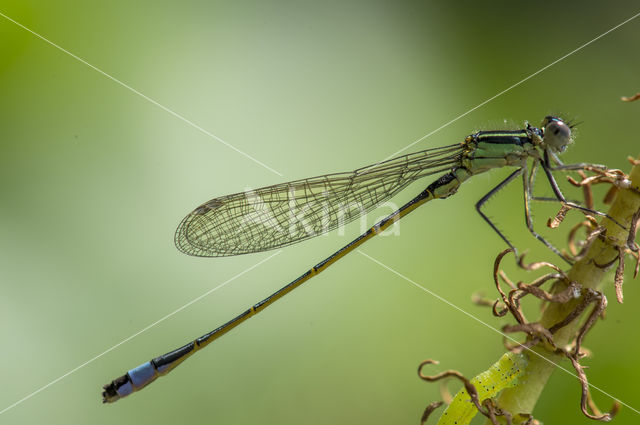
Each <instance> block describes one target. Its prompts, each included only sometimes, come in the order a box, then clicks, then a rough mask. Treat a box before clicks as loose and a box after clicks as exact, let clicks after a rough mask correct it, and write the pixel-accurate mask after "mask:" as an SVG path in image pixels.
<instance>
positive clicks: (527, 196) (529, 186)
mask: <svg viewBox="0 0 640 425" xmlns="http://www.w3.org/2000/svg"><path fill="white" fill-rule="evenodd" d="M537 166H538V165H537V161H536V162H534V163H533V166H532V167H531V172H530V173H527V172H526V170H527V164H526V163H525V164H524V166H523V167H522V169H523V171H524V173H523V174H522V188H523V192H524V216H525V221H526V223H527V229H529V232H530V233H531V234H532V235H533V236H534V237H535V238H536V239H538V240H539V241H540V242H542V243H543V244H544V245H545V246H546V247H547V248H549V249H550V250H551V251H553V252H554V253H556V254H557V255H558V256H560V258H562V259H563V260H564V261H566V262H567V263H569V264H572V263H571V261H569V259H567V257H565V256H564V255H563V254H562V253H561V252H560V250H559V249H558V248H556V247H555V246H553V245H552V244H551V243H549V242H548V241H547V240H546V239H545V238H543V237H542V235H540V234H539V233H538V232H536V231H535V229H534V228H533V220H532V219H531V207H530V205H529V202H530V201H531V200H534V199H536V198H534V197H533V193H532V192H533V180H534V178H535V172H536V168H537ZM527 174H529V175H528V176H527ZM554 201H557V200H556V199H554Z"/></svg>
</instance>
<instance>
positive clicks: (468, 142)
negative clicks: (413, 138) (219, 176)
mask: <svg viewBox="0 0 640 425" xmlns="http://www.w3.org/2000/svg"><path fill="white" fill-rule="evenodd" d="M571 128H572V125H571V124H570V123H568V122H565V121H563V120H562V119H560V118H558V117H553V116H547V117H546V118H545V119H544V120H543V122H542V125H541V126H540V128H537V127H533V126H531V125H529V124H527V125H526V127H525V128H524V129H521V130H512V131H480V132H477V133H474V134H472V135H470V136H467V137H466V138H465V139H464V141H463V142H462V143H457V144H454V145H449V146H444V147H439V148H434V149H427V150H423V151H420V152H415V153H412V154H408V155H404V156H400V157H397V158H394V159H390V160H387V161H384V162H380V163H377V164H374V165H371V166H368V167H364V168H360V169H357V170H355V171H353V172H350V173H336V174H327V175H324V176H318V177H313V178H309V179H304V180H296V181H292V182H288V183H282V184H277V185H274V186H268V187H263V188H260V189H256V190H253V191H248V192H242V193H236V194H233V195H227V196H222V197H219V198H215V199H213V200H211V201H208V202H205V203H204V204H202V205H200V206H199V207H197V208H196V209H195V210H193V212H191V213H190V214H189V215H188V216H187V217H185V218H184V220H182V222H181V223H180V225H179V226H178V229H177V230H176V234H175V243H176V246H177V247H178V249H179V250H180V251H182V252H184V253H185V254H188V255H194V256H200V257H219V256H229V255H239V254H247V253H252V252H261V251H266V250H270V249H274V248H280V247H284V246H287V245H291V244H294V243H297V242H300V241H302V240H305V239H308V238H311V237H313V236H317V235H319V234H322V233H326V232H328V231H330V230H333V229H336V228H338V227H339V226H340V225H342V224H344V223H348V222H350V221H352V220H354V219H356V218H358V217H360V216H361V215H363V214H365V213H366V212H368V211H370V210H372V209H373V208H375V207H376V206H378V205H380V204H381V203H382V202H384V201H386V200H388V199H390V198H391V197H393V196H394V195H395V194H397V193H398V192H400V191H401V190H402V189H404V188H405V187H407V186H408V185H409V184H410V183H412V182H414V181H416V180H417V179H420V178H422V177H425V176H430V175H434V174H443V175H442V176H441V177H440V178H438V179H437V180H436V181H434V182H433V183H431V184H430V185H428V186H427V188H426V189H424V190H423V191H422V192H420V193H419V194H418V195H417V196H416V197H414V198H413V199H412V200H410V201H409V202H407V203H406V204H405V205H403V206H402V207H400V208H399V209H397V210H396V211H394V212H393V213H391V214H390V215H388V216H387V217H386V218H384V219H383V220H381V221H379V222H378V223H376V224H375V225H374V226H373V227H371V228H370V229H368V230H367V231H366V232H364V233H363V234H361V235H360V236H358V237H357V238H355V239H354V240H353V241H351V242H349V243H348V244H347V245H345V246H344V247H342V248H340V249H339V250H338V251H336V252H334V253H333V254H331V255H330V256H329V257H327V258H325V259H324V260H322V261H321V262H319V263H318V264H316V265H315V266H313V267H312V268H311V269H309V270H308V271H307V272H305V273H304V274H302V275H301V276H300V277H298V278H297V279H295V280H294V281H292V282H291V283H289V284H287V285H286V286H284V287H283V288H281V289H280V290H278V291H277V292H275V293H273V294H272V295H270V296H268V297H267V298H265V299H264V300H262V301H260V302H258V303H257V304H255V305H253V306H251V307H250V308H248V309H247V310H245V311H244V312H242V313H241V314H239V315H238V316H236V317H234V318H233V319H231V320H230V321H228V322H227V323H225V324H223V325H222V326H220V327H219V328H217V329H214V330H213V331H211V332H209V333H207V334H205V335H203V336H201V337H200V338H197V339H195V340H193V341H191V342H189V343H188V344H187V345H185V346H183V347H180V348H178V349H176V350H173V351H171V352H169V353H167V354H164V355H162V356H159V357H156V358H154V359H153V360H151V361H149V362H147V363H144V364H142V365H140V366H138V367H136V368H135V369H131V370H130V371H129V372H127V373H126V374H124V375H123V376H121V377H119V378H117V379H115V380H113V381H112V382H111V383H109V384H107V385H105V386H104V391H103V393H102V396H103V402H105V403H109V402H114V401H117V400H119V399H121V398H123V397H126V396H127V395H129V394H131V393H132V392H135V391H138V390H140V389H142V388H144V387H145V386H146V385H148V384H150V383H151V382H153V381H154V380H155V379H156V378H158V377H160V376H162V375H166V374H167V373H169V372H170V371H171V370H173V369H174V368H175V367H176V366H177V365H179V364H180V363H182V362H183V361H184V360H186V359H187V358H188V357H190V356H191V355H192V354H193V353H195V352H196V351H198V350H199V349H201V348H203V347H205V346H206V345H208V344H209V343H211V342H212V341H213V340H215V339H217V338H219V337H220V336H222V335H224V334H225V333H227V332H228V331H230V330H231V329H233V328H235V327H236V326H238V325H239V324H240V323H242V322H244V321H245V320H247V319H248V318H250V317H252V316H253V315H255V314H257V313H258V312H260V311H262V310H264V309H265V308H266V307H267V306H269V305H271V304H272V303H273V302H275V301H276V300H278V299H280V298H281V297H282V296H284V295H286V294H287V293H289V292H290V291H292V290H293V289H295V288H297V287H298V286H300V285H301V284H302V283H304V282H306V281H307V280H309V279H310V278H311V277H313V276H315V275H316V274H318V273H320V272H321V271H323V270H325V269H326V268H327V267H329V266H330V265H331V264H333V263H334V262H336V261H337V260H339V259H340V258H341V257H343V256H344V255H346V254H347V253H349V252H351V251H353V250H354V249H355V248H357V247H358V246H360V245H361V244H363V243H364V242H365V241H367V240H368V239H370V238H372V237H373V236H375V235H377V234H379V233H381V232H383V231H384V230H385V229H387V228H388V227H389V226H391V225H392V224H393V223H394V222H395V221H396V220H399V219H400V218H402V217H404V216H405V215H407V214H408V213H410V212H411V211H413V210H415V209H416V208H417V207H419V206H420V205H422V204H424V203H426V202H428V201H431V200H432V199H442V198H447V197H449V196H451V195H453V194H454V193H456V191H457V190H458V188H459V187H460V185H461V184H462V183H463V182H464V181H465V180H467V179H469V178H470V177H471V176H474V175H476V174H480V173H483V172H485V171H489V170H491V169H494V168H501V167H516V170H515V171H513V172H512V173H511V174H510V175H509V176H508V177H507V178H506V179H504V180H503V181H502V182H501V183H500V184H498V185H497V186H496V187H495V188H493V189H492V190H491V191H489V193H487V194H486V195H485V196H484V197H482V198H481V199H480V200H479V201H478V202H477V203H476V209H477V211H478V212H479V213H480V215H481V216H482V218H484V220H485V221H486V222H487V223H488V224H489V225H490V226H491V227H492V228H493V230H495V232H496V233H497V234H498V235H499V236H500V237H501V238H502V239H503V240H504V241H505V242H506V243H507V245H509V247H511V248H513V249H514V250H515V248H514V247H513V245H512V244H511V243H510V242H509V240H507V238H506V237H505V236H504V235H503V234H502V233H501V232H500V231H499V230H498V228H497V227H496V226H495V225H494V224H493V223H492V222H491V220H489V218H488V217H487V216H486V215H485V214H484V213H483V212H482V206H483V205H484V203H485V202H486V201H487V200H488V199H489V198H491V196H493V195H494V194H495V193H496V192H498V191H499V190H500V189H501V188H503V187H504V186H505V185H507V184H508V183H509V182H511V181H512V180H514V179H515V178H517V177H519V176H522V181H523V185H524V200H525V217H526V224H527V228H528V229H529V231H530V232H531V233H532V234H533V235H534V236H535V237H536V238H537V239H538V240H540V241H541V242H542V243H544V244H545V245H546V246H547V247H549V248H550V249H551V250H552V251H554V252H555V253H557V254H558V255H560V256H562V254H561V253H560V251H558V250H557V249H556V248H555V247H553V246H552V245H551V244H550V243H548V242H547V241H546V240H545V239H544V238H543V237H542V236H540V235H539V234H538V233H537V232H536V231H535V230H534V228H533V222H532V220H531V215H530V212H529V203H530V201H531V200H533V199H536V198H534V197H533V194H532V186H533V181H534V178H535V174H536V170H537V168H538V167H541V168H542V169H543V170H544V173H545V175H546V177H547V180H548V181H549V183H550V185H551V189H552V190H553V192H554V194H555V198H556V199H554V200H557V201H560V202H561V203H563V204H564V205H568V206H571V207H573V208H577V209H581V210H584V211H588V212H591V213H595V214H599V215H603V214H602V213H598V212H597V211H592V210H590V209H588V208H584V207H582V206H580V205H577V204H575V203H572V202H568V201H567V200H566V199H565V197H564V196H563V194H562V192H561V191H560V188H559V187H558V184H557V183H556V181H555V179H554V178H553V175H552V173H551V172H552V171H553V170H577V169H585V168H594V167H595V168H604V167H603V166H596V165H592V164H572V165H564V164H563V163H562V162H561V161H560V160H559V159H558V157H557V155H558V154H559V153H562V152H563V151H564V150H565V149H566V147H567V146H568V145H569V143H570V142H571ZM528 160H531V161H532V164H533V165H532V166H531V168H530V169H529V168H528V164H527V163H528ZM545 199H547V200H548V198H545ZM563 258H564V257H563Z"/></svg>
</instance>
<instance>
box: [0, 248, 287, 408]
mask: <svg viewBox="0 0 640 425" xmlns="http://www.w3.org/2000/svg"><path fill="white" fill-rule="evenodd" d="M281 252H282V251H278V252H276V253H275V254H272V255H270V256H269V257H267V258H265V259H264V260H262V261H260V262H258V263H256V264H254V265H253V266H251V267H249V268H248V269H245V270H243V271H241V272H240V273H238V274H237V275H235V276H233V277H232V278H230V279H228V280H226V281H224V282H223V283H221V284H220V285H218V286H216V287H215V288H212V289H209V290H208V291H207V292H205V293H204V294H202V295H200V296H198V297H196V298H194V299H193V300H191V301H189V302H188V303H186V304H184V305H183V306H182V307H180V308H177V309H175V310H174V311H172V312H171V313H169V314H167V315H165V316H164V317H162V318H161V319H158V320H156V321H155V322H153V323H151V324H149V325H147V326H145V327H144V328H142V329H140V330H139V331H138V332H136V333H134V334H133V335H131V336H128V337H127V338H125V339H123V340H122V341H120V342H119V343H117V344H116V345H114V346H112V347H111V348H109V349H107V350H105V351H103V352H102V353H100V354H98V355H96V356H94V357H92V358H91V359H89V360H87V361H86V362H84V363H82V364H81V365H79V366H76V367H74V368H73V369H71V370H70V371H68V372H67V373H65V374H64V375H61V376H59V377H58V378H56V379H54V380H53V381H51V382H49V383H48V384H46V385H44V386H42V387H40V388H39V389H37V390H36V391H34V392H32V393H31V394H29V395H27V396H24V397H23V398H21V399H20V400H18V401H16V402H15V403H13V404H10V405H9V406H7V407H5V408H4V409H2V410H0V415H2V414H3V413H5V412H6V411H8V410H11V409H12V408H14V407H16V406H17V405H19V404H21V403H23V402H25V401H27V400H29V399H30V398H31V397H33V396H34V395H36V394H38V393H39V392H41V391H44V390H46V389H47V388H49V387H50V386H52V385H53V384H55V383H57V382H58V381H61V380H63V379H64V378H66V377H67V376H69V375H71V374H72V373H74V372H77V371H78V370H80V369H82V368H83V367H85V366H87V365H88V364H91V363H93V362H94V361H96V360H98V359H99V358H100V357H102V356H104V355H105V354H107V353H109V352H111V351H113V350H115V349H116V348H118V347H119V346H121V345H122V344H124V343H126V342H128V341H130V340H132V339H133V338H135V337H137V336H138V335H140V334H142V333H144V332H146V331H148V330H149V329H151V328H153V327H154V326H156V325H157V324H159V323H161V322H164V321H165V320H167V319H168V318H170V317H171V316H173V315H175V314H177V313H179V312H181V311H182V310H184V309H185V308H187V307H189V306H190V305H191V304H193V303H196V302H198V301H200V300H201V299H203V298H204V297H206V296H207V295H210V294H212V293H214V292H215V291H217V290H218V289H220V288H222V287H224V286H226V285H227V284H229V283H231V282H232V281H234V280H236V279H237V278H239V277H240V276H242V275H243V274H245V273H248V272H250V271H251V270H253V269H255V268H256V267H258V266H259V265H261V264H263V263H265V262H267V261H269V260H271V259H272V258H273V257H275V256H276V255H278V254H280V253H281Z"/></svg>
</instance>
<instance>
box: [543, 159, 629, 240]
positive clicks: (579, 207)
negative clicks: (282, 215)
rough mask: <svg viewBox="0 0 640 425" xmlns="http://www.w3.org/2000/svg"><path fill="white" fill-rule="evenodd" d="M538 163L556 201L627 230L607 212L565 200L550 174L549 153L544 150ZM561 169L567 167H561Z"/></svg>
mask: <svg viewBox="0 0 640 425" xmlns="http://www.w3.org/2000/svg"><path fill="white" fill-rule="evenodd" d="M540 165H541V166H542V169H543V170H544V173H545V175H546V176H547V180H548V181H549V185H551V189H552V190H553V193H554V194H555V195H556V198H558V201H560V202H561V203H563V204H565V205H567V206H569V207H571V208H575V209H577V210H580V211H584V212H587V213H590V214H594V215H598V216H600V217H606V218H608V219H609V220H611V221H613V222H614V223H616V224H617V225H618V226H620V227H622V228H623V229H624V230H627V228H626V227H624V226H623V225H622V224H620V223H619V222H618V221H616V220H615V219H614V218H613V217H611V216H609V214H606V213H603V212H600V211H596V210H592V209H591V208H587V207H583V206H582V205H579V204H576V203H575V202H570V201H567V199H566V198H565V197H564V195H563V194H562V191H560V187H559V186H558V183H557V182H556V179H555V178H554V177H553V174H551V170H552V168H551V167H550V163H549V155H548V154H547V151H545V153H544V160H543V161H541V162H540ZM577 165H581V164H577ZM564 167H568V166H566V165H565V166H564ZM563 169H565V170H566V169H568V168H563Z"/></svg>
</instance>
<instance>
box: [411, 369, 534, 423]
mask: <svg viewBox="0 0 640 425" xmlns="http://www.w3.org/2000/svg"><path fill="white" fill-rule="evenodd" d="M430 364H435V365H437V364H439V362H438V361H437V360H433V359H426V360H423V361H422V362H421V363H420V365H419V366H418V376H420V379H423V380H425V381H428V382H436V381H440V380H442V379H445V378H455V379H458V380H459V381H461V382H462V383H463V385H464V389H465V390H466V391H467V394H468V395H469V397H470V398H471V402H472V403H473V404H474V405H475V407H476V409H478V412H480V413H481V414H482V415H484V416H485V417H487V418H489V420H491V423H492V424H494V425H500V424H501V422H500V421H499V420H498V417H500V416H502V417H504V418H505V420H506V423H507V425H510V424H512V423H513V422H512V415H511V414H510V413H509V412H505V411H503V410H501V409H500V408H499V407H497V406H496V405H495V403H494V402H493V400H491V399H490V398H487V399H485V400H482V402H481V401H480V400H479V396H478V391H477V390H476V387H475V385H473V384H472V383H471V381H470V380H469V379H467V378H466V377H465V376H464V375H463V374H462V373H460V372H458V371H457V370H453V369H449V370H445V371H443V372H440V373H438V374H436V375H425V374H424V373H422V368H423V367H424V366H426V365H430ZM442 404H443V402H441V401H436V402H433V403H430V404H429V405H428V406H427V407H426V409H425V410H424V413H423V414H422V417H421V419H420V420H421V422H420V423H421V425H424V423H425V422H426V421H427V419H428V418H429V416H430V415H431V413H433V411H434V410H435V409H437V408H438V407H440V406H441V405H442ZM517 416H518V417H519V418H523V420H525V419H526V420H527V422H524V423H529V424H533V423H536V422H537V421H536V422H531V420H533V418H532V417H530V415H517Z"/></svg>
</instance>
